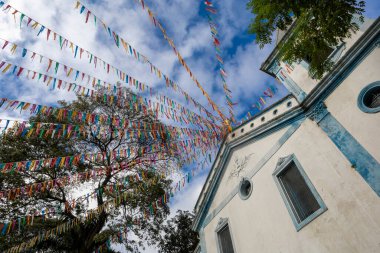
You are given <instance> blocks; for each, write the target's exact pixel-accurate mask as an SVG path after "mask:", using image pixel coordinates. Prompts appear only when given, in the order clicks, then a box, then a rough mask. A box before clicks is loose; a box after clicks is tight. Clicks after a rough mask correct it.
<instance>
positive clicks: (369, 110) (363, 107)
mask: <svg viewBox="0 0 380 253" xmlns="http://www.w3.org/2000/svg"><path fill="white" fill-rule="evenodd" d="M376 87H377V88H380V81H376V82H373V83H370V84H369V85H367V86H366V87H364V88H363V89H362V90H361V91H360V93H359V96H358V107H359V109H360V110H362V111H363V112H365V113H377V112H380V106H378V107H376V108H369V107H367V106H366V105H365V104H364V96H365V94H366V93H367V92H368V91H369V90H371V89H373V88H376Z"/></svg>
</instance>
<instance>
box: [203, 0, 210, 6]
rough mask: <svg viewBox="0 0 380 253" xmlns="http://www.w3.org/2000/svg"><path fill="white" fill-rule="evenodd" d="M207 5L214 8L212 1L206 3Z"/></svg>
mask: <svg viewBox="0 0 380 253" xmlns="http://www.w3.org/2000/svg"><path fill="white" fill-rule="evenodd" d="M204 3H205V5H207V6H210V7H212V3H211V2H210V1H205V2H204Z"/></svg>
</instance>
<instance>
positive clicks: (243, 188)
mask: <svg viewBox="0 0 380 253" xmlns="http://www.w3.org/2000/svg"><path fill="white" fill-rule="evenodd" d="M251 193H252V182H251V180H249V179H248V178H242V180H241V181H240V185H239V196H240V198H241V199H243V200H246V199H248V198H249V196H251Z"/></svg>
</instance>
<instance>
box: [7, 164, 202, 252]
mask: <svg viewBox="0 0 380 253" xmlns="http://www.w3.org/2000/svg"><path fill="white" fill-rule="evenodd" d="M202 168H203V167H202ZM195 170H199V164H198V166H197V167H196V169H195ZM195 170H193V171H192V172H191V173H190V172H189V173H187V174H186V175H185V176H184V177H183V178H182V179H181V180H180V181H179V182H178V183H177V185H176V187H175V188H174V191H172V190H171V191H170V192H169V193H168V192H165V193H164V194H163V195H162V196H161V197H159V198H158V199H157V200H156V201H154V202H152V203H151V204H150V205H149V206H148V207H147V209H144V218H145V219H149V218H150V216H152V215H154V213H155V212H156V210H157V209H158V207H160V206H165V205H166V203H168V202H169V200H170V198H171V197H173V196H174V193H175V192H178V191H180V190H181V185H182V188H183V187H184V186H185V183H186V182H187V183H189V182H190V180H191V177H192V176H194V173H195ZM176 190H177V191H176ZM128 196H133V193H131V192H123V193H121V194H118V195H117V196H116V197H115V198H113V199H111V200H108V201H106V202H104V204H102V205H99V206H98V207H97V208H96V209H92V210H88V211H87V212H86V216H85V217H76V218H74V219H72V220H70V221H69V222H66V223H63V224H61V225H59V226H57V227H55V228H53V229H50V230H48V231H46V232H45V231H43V232H42V233H39V234H38V235H37V236H35V237H33V238H32V239H30V240H29V241H27V242H23V243H22V244H20V245H17V246H14V247H12V248H11V249H9V250H7V251H6V252H8V253H11V252H21V251H23V250H27V249H30V248H32V247H33V246H35V245H36V244H37V243H39V242H41V241H43V240H47V239H48V238H49V237H51V236H57V235H60V234H64V233H66V232H68V231H69V230H71V229H72V228H73V227H74V226H76V225H79V224H80V223H81V222H85V221H89V220H90V219H92V218H95V216H96V215H97V214H99V213H102V212H104V211H105V212H108V211H109V210H111V208H115V207H117V206H119V205H120V204H121V203H122V202H124V201H126V200H127V198H128ZM3 229H4V228H3Z"/></svg>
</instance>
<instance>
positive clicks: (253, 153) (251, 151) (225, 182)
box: [211, 127, 288, 209]
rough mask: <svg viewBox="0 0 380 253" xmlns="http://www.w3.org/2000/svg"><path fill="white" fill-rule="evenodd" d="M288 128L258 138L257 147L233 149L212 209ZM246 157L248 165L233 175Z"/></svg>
mask: <svg viewBox="0 0 380 253" xmlns="http://www.w3.org/2000/svg"><path fill="white" fill-rule="evenodd" d="M287 129H288V127H287V128H284V129H281V130H280V131H277V132H275V133H273V134H271V135H269V136H267V137H265V138H263V139H261V140H258V141H257V142H256V143H255V144H254V146H255V148H252V145H247V146H242V147H240V148H237V149H236V150H234V151H233V153H232V154H231V158H230V160H229V162H227V165H226V166H227V169H226V170H225V173H224V175H222V178H221V179H220V186H219V188H218V190H217V193H216V194H215V197H214V201H213V202H212V204H211V209H213V208H216V207H217V206H218V205H219V204H220V203H221V201H223V199H224V198H225V197H226V195H227V194H228V193H230V191H231V190H232V189H233V188H234V187H236V186H237V185H239V182H240V180H241V178H242V177H244V176H246V175H247V172H249V171H250V170H251V169H252V166H253V165H254V164H256V163H258V162H259V160H260V159H261V158H262V157H263V156H264V155H265V154H266V153H267V152H268V150H269V149H270V148H271V147H272V146H273V145H274V143H275V142H276V141H277V140H278V139H279V138H280V137H281V136H282V135H283V134H284V133H285V131H286V130H287ZM245 157H247V158H248V160H247V165H246V167H245V168H244V169H243V170H242V171H241V173H240V175H239V176H232V175H231V173H232V172H234V171H236V169H237V164H241V161H242V160H244V158H245ZM236 159H237V161H236Z"/></svg>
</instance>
